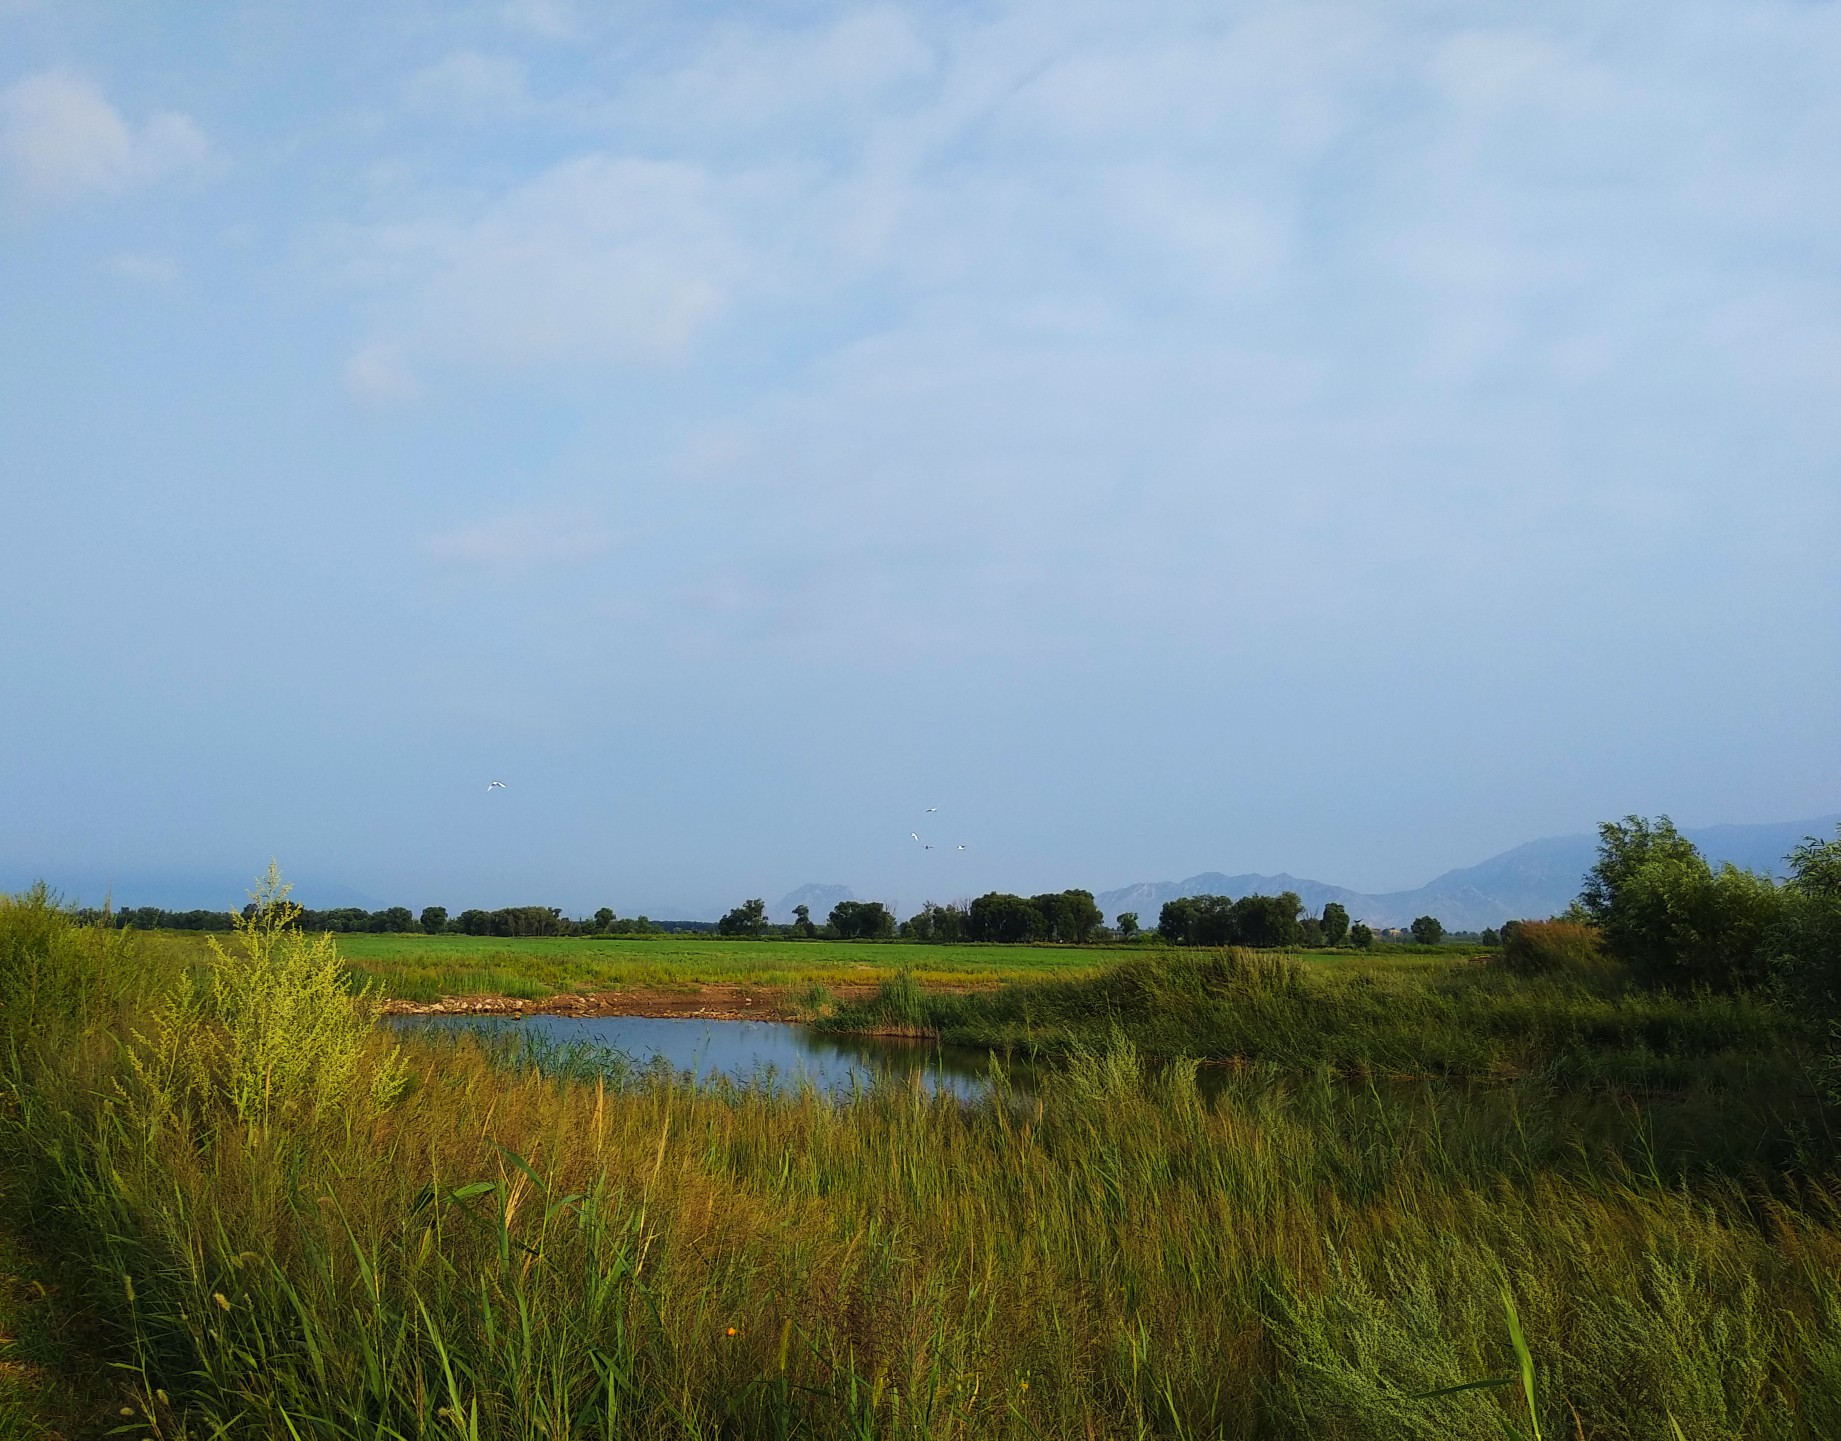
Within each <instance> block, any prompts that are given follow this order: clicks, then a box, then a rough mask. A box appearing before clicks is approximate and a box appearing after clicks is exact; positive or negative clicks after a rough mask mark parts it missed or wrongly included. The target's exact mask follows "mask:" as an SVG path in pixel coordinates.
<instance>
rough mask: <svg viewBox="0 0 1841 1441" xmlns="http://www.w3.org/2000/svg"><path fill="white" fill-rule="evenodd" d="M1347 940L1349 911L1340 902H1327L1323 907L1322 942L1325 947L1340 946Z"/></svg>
mask: <svg viewBox="0 0 1841 1441" xmlns="http://www.w3.org/2000/svg"><path fill="white" fill-rule="evenodd" d="M1348 939H1349V911H1348V908H1347V907H1346V906H1344V905H1343V904H1342V902H1340V901H1329V902H1326V903H1325V904H1324V907H1323V940H1324V944H1325V945H1331V946H1340V945H1341V944H1342V943H1343V942H1344V941H1346V940H1348Z"/></svg>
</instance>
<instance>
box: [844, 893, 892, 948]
mask: <svg viewBox="0 0 1841 1441" xmlns="http://www.w3.org/2000/svg"><path fill="white" fill-rule="evenodd" d="M831 929H832V930H834V931H836V932H837V934H838V935H839V937H840V938H842V939H844V940H856V941H875V940H881V939H883V938H884V937H887V936H892V935H894V934H895V917H894V916H893V915H892V914H891V913H890V912H889V908H888V907H887V906H885V905H883V904H882V902H881V901H839V902H838V903H837V904H836V905H835V906H833V907H831Z"/></svg>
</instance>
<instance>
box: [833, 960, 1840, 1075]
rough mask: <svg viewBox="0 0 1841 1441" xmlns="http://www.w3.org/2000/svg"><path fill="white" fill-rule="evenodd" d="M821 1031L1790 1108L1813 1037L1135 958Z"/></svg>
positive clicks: (1262, 966) (840, 1013)
mask: <svg viewBox="0 0 1841 1441" xmlns="http://www.w3.org/2000/svg"><path fill="white" fill-rule="evenodd" d="M820 1024H822V1025H824V1026H825V1027H827V1028H829V1029H832V1030H837V1031H845V1032H849V1031H859V1032H862V1031H871V1032H873V1031H894V1032H901V1033H907V1034H918V1035H926V1036H932V1037H936V1038H938V1039H940V1040H942V1041H944V1042H946V1043H948V1044H951V1045H957V1046H972V1047H978V1048H981V1049H991V1050H995V1051H1000V1052H1006V1053H1014V1054H1022V1055H1027V1056H1034V1057H1049V1058H1054V1057H1065V1056H1068V1055H1071V1054H1073V1053H1075V1052H1079V1051H1097V1050H1101V1049H1104V1048H1105V1047H1106V1046H1108V1045H1109V1044H1111V1043H1112V1041H1113V1039H1114V1038H1115V1037H1117V1038H1121V1039H1124V1040H1126V1041H1128V1042H1130V1043H1131V1044H1132V1045H1133V1046H1135V1047H1136V1048H1138V1049H1139V1050H1140V1051H1141V1052H1143V1053H1144V1054H1147V1055H1154V1056H1164V1057H1172V1056H1187V1057H1192V1058H1198V1059H1203V1060H1222V1061H1243V1062H1260V1063H1266V1064H1271V1065H1278V1066H1282V1067H1286V1068H1288V1069H1292V1070H1310V1069H1313V1068H1317V1067H1328V1068H1330V1069H1332V1070H1334V1071H1336V1072H1338V1073H1340V1074H1344V1075H1351V1076H1356V1077H1363V1078H1365V1077H1370V1076H1379V1077H1388V1076H1394V1077H1446V1078H1465V1079H1492V1078H1493V1079H1504V1078H1510V1077H1533V1078H1538V1079H1540V1080H1542V1081H1543V1082H1545V1083H1547V1084H1549V1085H1565V1086H1600V1087H1604V1086H1614V1087H1619V1088H1622V1089H1627V1090H1638V1091H1651V1090H1667V1089H1680V1088H1682V1087H1684V1086H1690V1085H1692V1086H1699V1087H1705V1086H1707V1085H1709V1084H1714V1083H1720V1084H1724V1085H1726V1086H1727V1087H1728V1088H1729V1089H1732V1090H1735V1091H1746V1092H1751V1091H1757V1090H1760V1089H1763V1090H1766V1091H1769V1092H1771V1093H1773V1094H1778V1093H1781V1094H1782V1095H1784V1096H1785V1097H1786V1098H1787V1099H1786V1104H1795V1105H1802V1104H1803V1103H1804V1101H1805V1100H1807V1099H1808V1098H1809V1096H1812V1095H1813V1091H1812V1090H1811V1088H1810V1086H1809V1085H1808V1084H1806V1083H1805V1078H1806V1077H1807V1076H1808V1075H1809V1074H1811V1068H1812V1066H1813V1063H1814V1056H1813V1053H1812V1051H1811V1049H1810V1042H1811V1040H1812V1039H1813V1038H1812V1037H1811V1036H1810V1035H1809V1034H1808V1032H1807V1029H1806V1028H1805V1027H1804V1026H1802V1025H1801V1024H1800V1023H1799V1022H1798V1021H1797V1019H1796V1018H1795V1017H1793V1016H1791V1015H1789V1014H1787V1013H1786V1012H1784V1011H1783V1010H1781V1009H1780V1008H1778V1007H1776V1006H1774V1005H1772V1004H1771V1003H1769V1001H1768V1000H1766V999H1764V998H1762V997H1758V996H1750V995H1736V996H1686V997H1684V996H1675V995H1669V994H1663V993H1657V992H1654V991H1648V990H1639V989H1635V988H1633V987H1631V986H1630V985H1628V984H1627V983H1626V982H1625V981H1623V980H1622V979H1620V978H1618V977H1616V976H1593V977H1576V976H1550V977H1538V978H1520V977H1516V976H1512V975H1509V974H1507V973H1505V972H1504V971H1503V970H1502V969H1501V968H1500V967H1499V966H1492V965H1482V964H1469V963H1457V964H1454V963H1451V962H1449V961H1446V962H1444V963H1442V964H1438V963H1433V962H1430V961H1428V962H1427V963H1426V964H1423V965H1415V966H1408V967H1392V968H1389V967H1388V966H1387V965H1386V964H1385V963H1383V965H1382V966H1380V967H1375V966H1372V965H1365V964H1363V963H1361V962H1348V963H1338V962H1332V963H1328V964H1316V965H1313V964H1308V963H1302V962H1300V961H1298V960H1296V959H1294V958H1291V957H1287V956H1283V955H1279V954H1276V953H1259V952H1247V951H1237V950H1227V951H1212V952H1211V951H1183V950H1165V951H1154V952H1144V953H1140V954H1139V955H1137V956H1134V957H1133V958H1132V959H1130V960H1128V961H1126V962H1124V963H1122V964H1120V965H1117V966H1113V967H1111V968H1109V969H1107V970H1104V971H1101V972H1098V973H1096V974H1093V975H1089V976H1083V977H1073V978H1067V979H1050V980H1036V981H1031V982H1027V983H1023V984H1018V985H1013V986H1008V987H1005V988H1003V989H1001V990H994V991H989V992H978V993H974V994H969V995H942V994H935V993H930V992H928V991H926V990H925V989H924V988H922V987H919V986H917V985H915V984H913V982H912V981H911V980H909V979H908V978H905V977H898V978H896V979H894V980H892V981H890V982H887V983H885V984H884V985H883V986H882V987H881V989H880V990H879V991H878V992H877V993H876V994H875V995H873V996H872V997H870V998H869V999H866V1000H864V1001H860V1002H857V1003H855V1004H846V1005H842V1006H839V1007H836V1008H835V1009H834V1010H833V1011H832V1012H831V1013H830V1014H829V1015H828V1016H827V1018H826V1019H825V1020H824V1021H822V1022H821V1023H820ZM1806 1092H1807V1093H1808V1095H1805V1093H1806Z"/></svg>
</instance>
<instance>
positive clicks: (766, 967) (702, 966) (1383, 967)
mask: <svg viewBox="0 0 1841 1441" xmlns="http://www.w3.org/2000/svg"><path fill="white" fill-rule="evenodd" d="M338 941H339V949H340V951H341V953H342V954H343V955H344V956H345V958H346V960H347V963H348V965H349V967H350V969H351V972H352V974H353V976H354V978H356V979H357V980H359V981H361V982H363V981H368V982H370V983H372V984H373V985H375V986H376V988H377V990H378V993H379V994H380V995H383V996H386V997H390V998H395V999H402V1000H413V1001H433V1000H438V999H440V998H442V997H444V996H477V995H507V996H517V997H521V998H525V999H537V998H541V997H543V996H548V995H555V994H558V993H566V992H570V991H603V990H619V989H622V988H628V987H635V986H644V987H662V988H671V987H692V986H697V985H704V984H722V983H735V984H741V983H746V984H748V985H757V986H781V987H800V986H806V985H811V984H818V985H824V986H838V985H853V984H854V985H864V984H874V983H876V982H878V981H880V980H882V979H884V978H885V977H887V976H889V975H891V974H894V973H896V972H900V971H906V972H907V973H909V974H911V975H912V976H914V978H915V979H916V980H917V981H918V982H919V983H920V984H922V985H924V986H932V987H964V986H990V985H999V984H1007V983H1011V982H1017V981H1027V980H1036V979H1042V978H1045V977H1079V976H1087V975H1092V974H1095V973H1097V972H1099V971H1101V970H1103V969H1105V968H1106V967H1108V966H1111V965H1115V964H1117V963H1119V962H1121V961H1126V960H1130V959H1131V958H1133V957H1137V956H1143V955H1145V954H1147V953H1150V954H1155V953H1157V952H1158V950H1159V948H1157V947H1154V946H1142V945H1140V946H1083V947H1073V946H998V945H969V944H967V945H921V944H916V943H909V942H902V941H821V940H812V941H789V940H780V939H773V940H762V941H744V940H732V939H729V938H726V937H720V936H697V935H692V936H686V935H666V936H606V937H535V938H530V939H520V940H508V939H501V938H496V937H489V936H449V935H442V936H419V935H369V934H365V935H343V936H340V937H339V938H338ZM193 944H195V945H197V946H199V947H200V948H201V949H202V946H203V942H202V940H199V941H194V942H193ZM1471 954H1473V952H1472V951H1470V950H1467V949H1465V948H1462V947H1445V948H1442V949H1441V948H1411V949H1408V948H1405V947H1391V946H1389V947H1382V948H1377V949H1376V950H1374V951H1370V952H1365V953H1364V952H1356V951H1347V950H1344V951H1314V952H1304V953H1301V954H1300V956H1299V959H1300V961H1301V962H1303V963H1305V964H1308V965H1312V966H1322V967H1324V968H1326V969H1329V970H1335V971H1340V970H1356V971H1361V972H1364V973H1368V974H1374V975H1394V974H1418V973H1422V972H1428V971H1437V970H1441V969H1443V968H1445V967H1448V966H1451V965H1453V964H1455V963H1457V962H1459V961H1461V960H1463V959H1464V958H1465V957H1468V956H1469V955H1471Z"/></svg>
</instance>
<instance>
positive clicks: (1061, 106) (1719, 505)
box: [0, 0, 1841, 916]
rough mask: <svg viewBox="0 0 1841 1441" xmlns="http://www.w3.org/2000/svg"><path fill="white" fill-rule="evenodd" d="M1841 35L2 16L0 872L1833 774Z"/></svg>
mask: <svg viewBox="0 0 1841 1441" xmlns="http://www.w3.org/2000/svg"><path fill="white" fill-rule="evenodd" d="M1837 75H1841V7H1838V6H1837V5H1834V4H1816V3H1770V0H1759V3H1734V0H1720V3H1715V4H1693V3H1685V4H1673V5H1665V6H1658V5H1654V4H1642V5H1635V4H1616V3H1605V0H1589V3H1586V0H1578V3H1570V0H1550V3H1544V4H1541V5H1528V4H1525V3H1515V4H1500V5H1489V4H1476V3H1464V4H1442V5H1441V4H1436V3H1415V4H1397V5H1386V4H1374V3H1367V0H1362V3H1351V4H1319V3H1311V0H1271V3H1264V0H1262V3H1245V4H1213V5H1198V4H1195V3H1190V0H1185V3H1180V4H1175V3H1168V4H1166V3H1158V0H1139V3H1132V4H1119V3H1109V4H1091V3H1086V0H1041V3H1035V0H1023V3H991V4H976V3H972V4H942V3H929V4H914V5H908V6H903V5H896V4H869V5H849V4H838V5H827V4H819V3H799V4H774V3H765V4H763V3H754V4H747V5H735V6H723V5H720V4H712V3H700V4H683V3H677V4H663V3H658V4H647V3H636V4H626V5H612V6H598V5H596V6H591V5H588V4H581V5H579V6H576V5H571V4H570V3H568V0H523V3H511V4H499V3H490V4H481V5H476V6H468V5H464V4H443V5H434V4H415V3H409V4H401V5H375V4H339V3H314V4H297V5H288V4H280V3H277V4H265V5H259V6H257V5H250V6H238V7H230V6H210V7H204V6H191V7H178V8H175V7H170V6H151V5H147V6H126V5H120V4H102V3H97V4H77V3H71V4H51V3H42V4H40V3H30V0H23V3H22V0H0V622H3V624H0V881H7V882H10V883H12V884H18V883H19V882H20V881H21V880H22V879H24V878H29V877H30V876H32V875H40V874H42V875H44V876H46V877H48V878H50V879H52V880H53V881H55V882H58V883H60V884H62V885H65V886H66V887H69V888H72V889H75V890H77V891H79V892H80V893H83V894H85V896H86V898H94V893H95V890H96V889H97V888H98V887H99V886H100V885H101V884H103V883H104V882H107V881H110V880H113V882H114V883H115V885H116V888H117V899H118V900H123V901H134V900H135V899H137V898H146V897H147V896H150V895H152V894H153V893H154V891H156V890H158V891H159V892H160V895H159V898H161V899H167V898H177V897H176V891H178V890H186V891H188V893H190V894H193V895H195V897H196V903H198V904H204V903H207V902H208V903H222V902H223V901H224V900H225V899H227V897H225V896H224V895H223V894H222V893H223V891H224V890H225V889H230V890H231V891H232V893H233V894H234V891H235V886H236V884H237V883H239V882H240V881H241V880H242V879H243V878H244V877H247V876H249V875H252V874H253V873H254V872H255V871H257V870H258V869H260V868H261V866H262V865H263V864H265V863H266V861H267V859H268V858H269V857H270V856H271V855H273V856H276V857H278V858H279V859H280V860H281V862H282V865H283V867H284V869H285V870H289V871H292V872H293V873H294V874H295V875H296V876H297V877H303V878H305V879H306V881H307V882H309V883H310V884H306V885H304V886H303V898H305V899H307V900H309V901H310V902H311V901H312V900H313V899H314V894H313V888H314V886H315V885H318V886H320V887H322V889H323V890H324V891H325V892H326V893H327V894H330V893H331V888H332V887H333V886H334V885H335V884H337V885H344V886H347V887H350V888H353V889H355V890H357V891H360V892H363V893H364V894H366V895H368V896H371V897H374V898H376V899H377V900H378V901H380V902H383V901H392V902H394V901H399V900H400V901H403V902H406V903H410V904H415V905H420V904H424V903H427V902H442V903H445V904H447V905H449V906H450V907H458V906H461V905H468V904H482V905H483V904H506V903H525V902H534V903H546V904H555V905H561V906H564V907H566V908H569V909H570V910H571V911H577V910H580V909H583V908H588V909H592V908H593V907H594V906H596V905H599V904H603V903H605V904H611V905H613V906H614V907H615V908H616V909H617V910H619V911H621V913H623V914H628V913H631V912H633V911H637V910H649V911H650V912H651V914H653V915H655V916H658V915H665V914H673V913H676V914H691V913H697V912H703V911H707V910H708V909H709V908H710V907H713V906H719V905H724V904H731V903H733V902H735V901H737V900H739V899H741V898H742V897H744V896H748V895H756V894H761V895H765V896H767V897H768V899H769V900H770V901H771V900H772V899H773V898H775V897H777V896H778V895H780V894H781V893H783V892H784V891H786V890H788V889H790V888H791V887H793V886H795V885H797V884H799V883H801V882H805V881H836V882H842V883H845V884H848V885H850V886H852V887H854V888H855V889H856V891H857V892H858V894H860V895H885V896H887V897H889V898H892V899H897V900H899V901H901V902H902V903H904V904H906V905H913V904H916V903H918V902H919V901H920V900H921V899H922V898H923V897H933V898H940V899H944V898H949V897H954V896H962V895H967V894H974V893H976V892H978V891H982V890H985V889H989V888H992V887H1000V888H1005V889H1010V888H1015V889H1022V890H1035V889H1041V888H1046V887H1050V886H1053V887H1057V888H1059V887H1062V886H1068V885H1082V886H1087V887H1090V888H1093V889H1096V890H1098V889H1104V888H1106V887H1110V886H1116V885H1120V884H1123V883H1126V882H1129V881H1134V880H1143V879H1158V878H1168V877H1177V876H1182V875H1187V874H1190V873H1193V872H1195V871H1200V870H1205V869H1220V870H1226V871H1230V872H1231V871H1240V870H1267V871H1275V870H1280V869H1288V870H1290V871H1292V872H1294V873H1298V874H1302V875H1311V876H1316V877H1320V878H1322V879H1326V880H1330V881H1333V882H1338V883H1342V884H1346V885H1351V886H1357V887H1364V888H1369V889H1379V888H1386V887H1392V886H1405V885H1414V884H1418V883H1419V882H1421V881H1424V880H1426V879H1428V878H1429V877H1430V876H1432V875H1433V874H1434V873H1436V872H1438V871H1441V870H1444V869H1446V868H1448V867H1450V866H1454V865H1460V864H1466V863H1469V862H1471V861H1474V860H1477V859H1480V858H1482V857H1483V856H1485V855H1487V854H1490V853H1491V852H1493V851H1496V850H1500V849H1503V848H1505V847H1507V846H1509V845H1513V844H1515V843H1517V842H1520V841H1522V840H1526V839H1529V838H1531V837H1534V836H1539V835H1544V834H1552V833H1555V832H1569V831H1579V830H1584V829H1588V828H1589V827H1590V826H1591V825H1592V824H1594V823H1595V822H1596V821H1598V820H1600V819H1602V818H1605V817H1608V816H1614V815H1621V814H1623V813H1625V812H1628V811H1642V812H1646V813H1650V812H1656V811H1664V810H1666V811H1669V812H1671V813H1672V814H1673V815H1674V816H1675V817H1676V818H1677V819H1678V820H1679V821H1681V822H1683V823H1686V824H1700V823H1708V822H1715V821H1748V820H1771V819H1787V818H1791V817H1797V816H1805V815H1813V814H1817V813H1820V812H1824V811H1833V810H1835V809H1838V808H1841V465H1838V462H1841V425H1838V424H1837V419H1838V417H1841V264H1838V262H1841V86H1838V85H1837V84H1836V76H1837ZM489 779H501V780H503V781H505V782H506V783H507V786H508V787H509V789H507V790H505V791H498V792H493V793H492V794H491V795H488V794H487V791H486V782H487V781H488V780H489ZM928 806H938V807H939V811H938V812H937V814H935V815H932V816H926V815H924V814H923V813H924V811H925V809H926V807H928ZM913 830H919V831H920V832H921V833H922V834H923V835H925V836H927V837H928V838H930V839H933V840H935V841H937V842H939V843H940V845H939V849H936V850H934V851H931V852H923V851H921V850H920V849H919V848H918V847H917V846H915V844H914V843H913V842H912V841H910V840H909V832H910V831H913ZM960 842H963V843H965V844H966V845H967V846H968V849H967V850H966V851H964V852H958V851H956V850H954V849H952V847H954V846H955V845H957V844H958V843H960ZM224 878H228V884H227V885H226V883H225V881H224ZM162 887H164V889H162Z"/></svg>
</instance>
